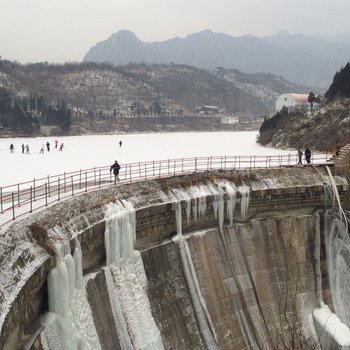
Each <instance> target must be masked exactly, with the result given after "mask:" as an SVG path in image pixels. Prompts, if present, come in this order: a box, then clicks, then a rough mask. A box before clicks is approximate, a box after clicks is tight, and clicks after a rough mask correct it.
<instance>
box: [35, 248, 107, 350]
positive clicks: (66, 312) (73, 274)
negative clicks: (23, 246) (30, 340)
mask: <svg viewBox="0 0 350 350" xmlns="http://www.w3.org/2000/svg"><path fill="white" fill-rule="evenodd" d="M64 246H65V247H66V246H68V244H64ZM75 254H76V255H77V257H76V258H73V257H72V255H71V254H67V255H65V256H64V257H63V258H62V257H61V255H60V254H59V253H58V255H57V257H56V261H57V262H56V267H54V268H53V269H52V270H51V271H50V273H49V275H48V294H49V311H50V313H52V314H51V315H52V317H49V318H48V319H49V322H47V323H46V324H45V325H44V330H43V332H42V333H41V338H42V342H43V344H46V345H43V347H44V349H51V348H52V345H51V344H55V345H54V346H53V347H54V348H55V349H59V348H62V349H72V350H73V349H86V350H91V349H97V350H98V349H101V345H100V343H99V339H98V336H97V332H96V329H95V325H94V322H93V318H92V313H91V309H90V305H89V303H88V301H87V297H86V290H85V288H83V287H84V284H83V285H82V286H81V287H82V288H81V289H77V288H76V287H78V285H79V283H77V281H78V279H79V277H78V276H80V275H82V266H81V258H79V257H78V256H80V257H81V249H80V245H79V244H78V245H77V247H76V252H75ZM79 261H80V263H79ZM76 262H78V263H79V266H78V264H76ZM78 269H80V271H79V272H78V271H77V270H78Z"/></svg>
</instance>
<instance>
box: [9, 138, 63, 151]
mask: <svg viewBox="0 0 350 350" xmlns="http://www.w3.org/2000/svg"><path fill="white" fill-rule="evenodd" d="M21 148H22V153H23V154H24V153H26V154H29V151H30V148H29V145H28V144H26V145H25V144H24V143H22V146H21ZM55 148H59V150H60V151H63V148H64V144H63V143H61V144H60V146H59V147H58V141H57V140H55ZM50 149H51V145H50V142H49V141H47V142H46V150H47V152H50ZM10 152H11V153H14V152H15V145H14V144H13V143H11V145H10ZM44 152H45V144H42V145H41V148H40V152H39V153H40V154H44Z"/></svg>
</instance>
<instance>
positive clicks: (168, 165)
mask: <svg viewBox="0 0 350 350" xmlns="http://www.w3.org/2000/svg"><path fill="white" fill-rule="evenodd" d="M169 174H170V160H169V159H168V175H169Z"/></svg>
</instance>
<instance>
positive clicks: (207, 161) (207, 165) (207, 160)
mask: <svg viewBox="0 0 350 350" xmlns="http://www.w3.org/2000/svg"><path fill="white" fill-rule="evenodd" d="M209 159H210V157H207V171H209Z"/></svg>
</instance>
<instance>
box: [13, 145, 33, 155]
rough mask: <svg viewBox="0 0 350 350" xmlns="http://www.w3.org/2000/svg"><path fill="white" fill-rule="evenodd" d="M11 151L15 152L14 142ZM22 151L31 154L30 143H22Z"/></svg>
mask: <svg viewBox="0 0 350 350" xmlns="http://www.w3.org/2000/svg"><path fill="white" fill-rule="evenodd" d="M10 152H11V153H15V145H14V144H13V143H11V145H10ZM22 153H27V154H29V145H28V144H26V145H24V143H22Z"/></svg>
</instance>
